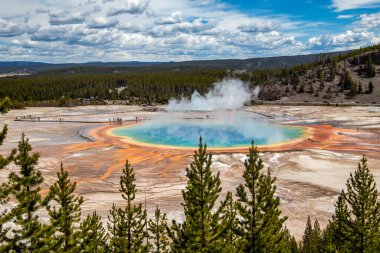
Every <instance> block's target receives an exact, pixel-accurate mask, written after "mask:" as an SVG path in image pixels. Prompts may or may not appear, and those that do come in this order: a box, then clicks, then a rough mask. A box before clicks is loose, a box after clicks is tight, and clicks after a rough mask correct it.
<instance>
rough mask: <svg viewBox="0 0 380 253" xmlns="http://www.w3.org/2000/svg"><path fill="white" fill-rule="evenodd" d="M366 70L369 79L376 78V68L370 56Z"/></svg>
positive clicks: (366, 63)
mask: <svg viewBox="0 0 380 253" xmlns="http://www.w3.org/2000/svg"><path fill="white" fill-rule="evenodd" d="M364 70H365V71H366V73H367V76H368V77H375V76H376V66H375V65H374V64H373V62H372V58H371V57H370V55H368V58H367V60H366V62H365V66H364Z"/></svg>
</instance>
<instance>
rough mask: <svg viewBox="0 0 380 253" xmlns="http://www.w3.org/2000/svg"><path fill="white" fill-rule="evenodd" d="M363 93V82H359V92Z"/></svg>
mask: <svg viewBox="0 0 380 253" xmlns="http://www.w3.org/2000/svg"><path fill="white" fill-rule="evenodd" d="M362 93H363V86H362V83H361V82H359V86H358V94H362Z"/></svg>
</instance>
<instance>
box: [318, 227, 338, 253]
mask: <svg viewBox="0 0 380 253" xmlns="http://www.w3.org/2000/svg"><path fill="white" fill-rule="evenodd" d="M336 244H337V243H336V242H335V241H334V231H333V230H332V227H331V223H330V224H328V225H327V227H326V228H325V229H324V230H323V233H322V238H321V246H320V249H321V252H324V253H336V252H342V253H343V251H338V250H337V248H336Z"/></svg>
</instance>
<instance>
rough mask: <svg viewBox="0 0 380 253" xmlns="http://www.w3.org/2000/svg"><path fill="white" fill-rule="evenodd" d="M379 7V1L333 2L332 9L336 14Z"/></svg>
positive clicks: (335, 0) (338, 0) (341, 0)
mask: <svg viewBox="0 0 380 253" xmlns="http://www.w3.org/2000/svg"><path fill="white" fill-rule="evenodd" d="M379 5H380V0H333V3H332V8H334V9H335V11H337V12H341V11H346V10H352V9H359V8H372V7H374V6H379Z"/></svg>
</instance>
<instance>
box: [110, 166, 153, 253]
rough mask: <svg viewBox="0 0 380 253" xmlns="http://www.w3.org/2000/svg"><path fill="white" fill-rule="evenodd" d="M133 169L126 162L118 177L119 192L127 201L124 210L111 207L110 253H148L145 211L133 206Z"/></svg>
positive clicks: (140, 206) (134, 188) (134, 191)
mask: <svg viewBox="0 0 380 253" xmlns="http://www.w3.org/2000/svg"><path fill="white" fill-rule="evenodd" d="M135 180H136V179H135V176H134V175H133V168H132V167H131V165H130V164H129V163H128V161H126V164H125V168H124V169H123V175H122V176H121V177H120V192H121V193H122V197H123V198H124V199H125V200H126V201H127V204H126V206H125V208H124V209H121V208H116V207H115V206H113V208H112V210H111V217H109V222H110V223H109V228H110V231H109V234H108V238H109V249H110V250H111V252H127V253H133V252H148V250H149V247H150V245H147V244H146V243H145V242H144V239H146V238H147V236H148V235H147V231H146V230H145V227H146V215H147V214H146V210H143V208H142V204H141V203H140V204H137V205H135V204H133V200H134V199H135V196H136V185H135V184H134V181H135Z"/></svg>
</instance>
